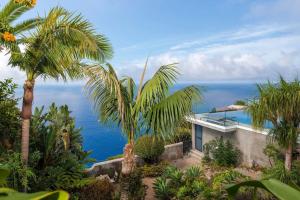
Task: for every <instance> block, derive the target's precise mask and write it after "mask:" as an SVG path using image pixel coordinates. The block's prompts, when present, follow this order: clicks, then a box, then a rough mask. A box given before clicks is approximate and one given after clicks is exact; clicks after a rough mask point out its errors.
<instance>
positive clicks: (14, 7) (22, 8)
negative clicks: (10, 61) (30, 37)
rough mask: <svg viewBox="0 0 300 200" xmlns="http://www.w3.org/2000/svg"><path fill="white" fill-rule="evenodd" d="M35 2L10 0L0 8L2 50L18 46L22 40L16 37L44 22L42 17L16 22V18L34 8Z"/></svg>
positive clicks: (31, 0) (0, 48)
mask: <svg viewBox="0 0 300 200" xmlns="http://www.w3.org/2000/svg"><path fill="white" fill-rule="evenodd" d="M35 4H36V1H35V0H23V1H16V0H10V1H9V2H8V3H7V4H6V5H5V6H4V7H3V8H2V9H1V10H0V51H1V50H3V49H4V48H7V49H8V50H10V49H12V48H18V44H19V43H20V42H21V41H18V39H17V38H16V37H17V36H18V35H20V34H22V33H24V32H25V31H28V30H30V29H32V28H34V27H35V26H36V25H38V24H39V23H41V22H42V19H41V18H35V19H28V20H25V21H21V22H19V23H17V24H15V22H16V20H18V19H19V18H20V17H21V16H22V15H23V14H24V13H25V12H27V11H29V10H30V9H32V8H33V7H34V6H35Z"/></svg>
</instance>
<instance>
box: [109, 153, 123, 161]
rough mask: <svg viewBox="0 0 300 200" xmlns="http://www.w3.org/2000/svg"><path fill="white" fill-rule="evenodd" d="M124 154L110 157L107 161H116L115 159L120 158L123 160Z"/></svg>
mask: <svg viewBox="0 0 300 200" xmlns="http://www.w3.org/2000/svg"><path fill="white" fill-rule="evenodd" d="M123 156H124V155H123V154H118V155H115V156H110V157H108V158H106V160H114V159H118V158H123Z"/></svg>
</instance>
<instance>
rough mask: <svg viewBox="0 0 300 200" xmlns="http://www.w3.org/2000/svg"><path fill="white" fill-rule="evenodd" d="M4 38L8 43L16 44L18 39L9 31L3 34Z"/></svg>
mask: <svg viewBox="0 0 300 200" xmlns="http://www.w3.org/2000/svg"><path fill="white" fill-rule="evenodd" d="M2 38H3V40H4V41H6V42H15V41H16V37H15V36H14V35H13V34H12V33H10V32H7V31H5V32H4V33H3V35H2Z"/></svg>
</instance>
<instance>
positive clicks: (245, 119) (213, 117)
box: [201, 110, 272, 128]
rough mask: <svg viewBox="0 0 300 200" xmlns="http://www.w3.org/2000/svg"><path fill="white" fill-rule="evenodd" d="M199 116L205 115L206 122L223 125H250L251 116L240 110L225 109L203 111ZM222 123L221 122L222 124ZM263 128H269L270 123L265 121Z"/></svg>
mask: <svg viewBox="0 0 300 200" xmlns="http://www.w3.org/2000/svg"><path fill="white" fill-rule="evenodd" d="M201 117H205V118H206V119H207V120H206V121H207V122H212V123H217V124H220V125H224V126H229V125H234V124H245V125H248V126H251V125H252V119H251V117H250V116H249V115H248V114H247V113H246V112H245V111H242V110H239V111H226V112H216V113H203V114H201ZM222 123H223V124H222ZM264 127H265V128H271V127H272V124H271V123H270V122H267V123H266V124H265V126H264Z"/></svg>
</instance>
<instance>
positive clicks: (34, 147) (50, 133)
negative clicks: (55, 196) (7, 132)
mask: <svg viewBox="0 0 300 200" xmlns="http://www.w3.org/2000/svg"><path fill="white" fill-rule="evenodd" d="M70 113H71V112H70V111H69V109H68V107H67V106H61V107H57V106H56V105H55V104H52V105H51V106H50V107H49V110H48V111H47V112H45V111H44V109H43V107H42V108H36V109H35V112H34V114H33V117H32V120H31V124H32V126H31V131H30V133H31V135H30V140H31V143H30V150H31V151H32V152H33V153H31V155H30V158H31V159H30V162H29V167H31V168H32V169H33V171H34V173H35V175H36V180H35V181H33V183H32V185H31V188H32V190H33V191H38V190H51V189H65V190H68V191H69V190H71V189H73V188H78V187H81V186H84V185H86V184H87V183H89V179H87V178H86V177H85V175H84V174H83V170H84V169H85V165H86V164H87V163H88V162H90V161H92V160H91V159H89V158H88V157H89V155H90V153H91V152H89V151H84V150H83V148H82V142H83V139H82V136H81V134H80V129H78V128H76V127H75V120H74V118H72V117H71V116H70ZM36 153H38V154H39V155H40V156H39V157H38V158H37V161H36V162H32V161H33V160H35V159H34V158H33V156H34V154H36Z"/></svg>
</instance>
